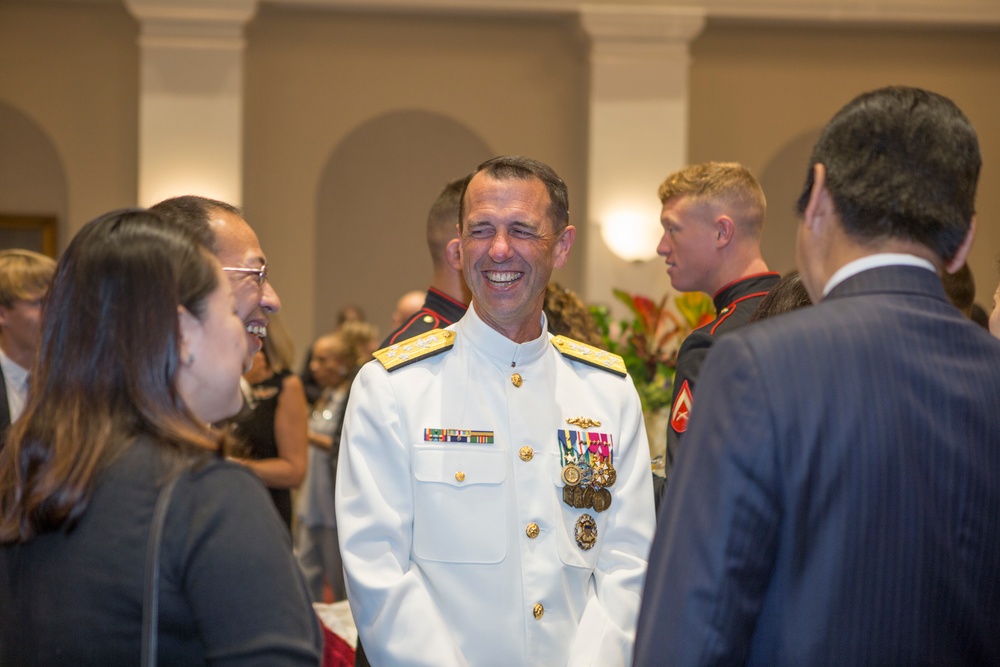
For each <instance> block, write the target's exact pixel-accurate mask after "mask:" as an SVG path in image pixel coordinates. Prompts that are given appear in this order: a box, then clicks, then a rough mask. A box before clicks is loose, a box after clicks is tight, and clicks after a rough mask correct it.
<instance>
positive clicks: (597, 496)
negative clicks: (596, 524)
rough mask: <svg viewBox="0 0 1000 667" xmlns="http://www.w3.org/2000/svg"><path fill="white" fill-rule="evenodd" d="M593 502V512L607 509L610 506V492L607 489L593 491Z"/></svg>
mask: <svg viewBox="0 0 1000 667" xmlns="http://www.w3.org/2000/svg"><path fill="white" fill-rule="evenodd" d="M593 503H594V511H595V512H603V511H604V510H606V509H608V508H609V507H611V492H610V491H608V490H607V489H598V490H597V491H594V499H593Z"/></svg>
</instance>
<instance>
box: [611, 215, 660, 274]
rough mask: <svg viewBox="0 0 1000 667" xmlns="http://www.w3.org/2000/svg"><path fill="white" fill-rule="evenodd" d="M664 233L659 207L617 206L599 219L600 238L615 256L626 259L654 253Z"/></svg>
mask: <svg viewBox="0 0 1000 667" xmlns="http://www.w3.org/2000/svg"><path fill="white" fill-rule="evenodd" d="M662 236H663V228H662V227H661V226H660V220H659V210H658V209H657V210H656V211H652V212H650V211H642V210H635V209H619V210H616V211H613V212H612V213H610V214H609V215H607V216H606V217H605V218H604V220H603V222H602V223H601V238H603V239H604V243H605V244H606V245H607V246H608V249H610V250H611V252H613V253H614V254H615V255H616V256H618V257H620V258H622V259H624V260H625V261H626V262H646V261H649V260H651V259H653V258H654V257H656V246H657V245H658V244H659V242H660V238H661V237H662Z"/></svg>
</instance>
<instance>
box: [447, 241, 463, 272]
mask: <svg viewBox="0 0 1000 667" xmlns="http://www.w3.org/2000/svg"><path fill="white" fill-rule="evenodd" d="M444 258H445V260H446V261H447V262H448V266H450V267H451V268H452V269H454V270H455V271H461V270H462V241H461V240H459V239H457V238H456V239H452V240H450V241H448V245H446V246H445V248H444Z"/></svg>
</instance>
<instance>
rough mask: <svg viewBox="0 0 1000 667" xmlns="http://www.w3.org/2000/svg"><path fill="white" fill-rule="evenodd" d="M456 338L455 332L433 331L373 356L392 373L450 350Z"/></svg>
mask: <svg viewBox="0 0 1000 667" xmlns="http://www.w3.org/2000/svg"><path fill="white" fill-rule="evenodd" d="M455 338H456V336H455V332H454V331H447V330H445V329H433V330H432V331H428V332H427V333H423V334H420V335H419V336H414V337H413V338H407V339H406V340H404V341H401V342H399V343H396V344H394V345H390V346H389V347H383V348H382V349H381V350H376V351H375V352H374V353H373V354H372V356H373V357H375V358H376V359H378V360H379V363H381V364H382V366H384V367H385V369H386V370H387V371H390V372H391V371H394V370H396V369H399V368H402V367H403V366H407V365H409V364H412V363H413V362H415V361H420V360H421V359H427V358H428V357H433V356H434V355H435V354H441V353H442V352H445V351H447V350H450V349H451V347H452V345H454V344H455Z"/></svg>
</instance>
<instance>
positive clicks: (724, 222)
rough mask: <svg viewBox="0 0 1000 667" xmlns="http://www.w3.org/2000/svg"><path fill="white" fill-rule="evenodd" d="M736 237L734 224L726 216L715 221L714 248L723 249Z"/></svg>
mask: <svg viewBox="0 0 1000 667" xmlns="http://www.w3.org/2000/svg"><path fill="white" fill-rule="evenodd" d="M735 235H736V223H735V222H733V219H732V218H730V217H729V216H728V215H720V216H719V217H717V218H716V219H715V247H716V248H724V247H726V246H727V245H729V244H730V243H732V241H733V238H734V237H735Z"/></svg>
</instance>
